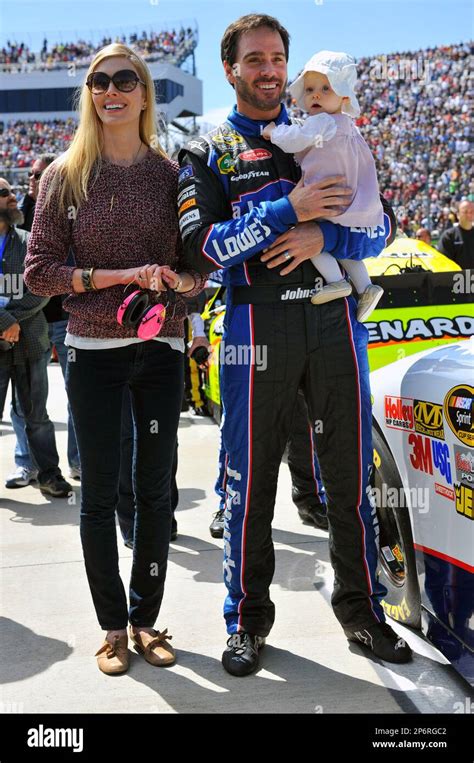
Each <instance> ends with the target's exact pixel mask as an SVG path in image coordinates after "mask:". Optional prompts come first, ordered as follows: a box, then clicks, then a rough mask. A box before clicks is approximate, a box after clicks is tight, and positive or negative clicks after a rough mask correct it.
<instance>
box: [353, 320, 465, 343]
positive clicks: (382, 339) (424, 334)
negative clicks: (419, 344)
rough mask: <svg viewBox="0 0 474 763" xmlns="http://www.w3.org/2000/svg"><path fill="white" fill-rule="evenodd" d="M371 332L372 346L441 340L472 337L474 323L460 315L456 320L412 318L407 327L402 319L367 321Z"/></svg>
mask: <svg viewBox="0 0 474 763" xmlns="http://www.w3.org/2000/svg"><path fill="white" fill-rule="evenodd" d="M365 326H366V328H367V329H368V332H369V343H370V344H391V343H393V342H409V341H411V340H412V339H415V340H417V339H418V340H419V339H439V338H442V337H452V338H453V339H457V338H460V337H469V336H472V334H473V331H474V321H473V319H472V318H471V317H469V316H467V315H459V316H457V317H456V318H444V317H441V316H437V317H436V318H426V319H425V318H411V319H410V320H408V321H407V323H406V326H404V325H403V321H402V320H400V319H398V318H397V319H395V320H390V321H388V320H380V321H378V322H377V323H376V322H373V321H367V323H365Z"/></svg>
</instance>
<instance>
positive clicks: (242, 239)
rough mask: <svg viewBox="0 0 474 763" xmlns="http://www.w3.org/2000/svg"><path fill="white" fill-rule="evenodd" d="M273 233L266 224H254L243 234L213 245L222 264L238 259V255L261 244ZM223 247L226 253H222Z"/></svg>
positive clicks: (229, 237)
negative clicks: (233, 258) (231, 259)
mask: <svg viewBox="0 0 474 763" xmlns="http://www.w3.org/2000/svg"><path fill="white" fill-rule="evenodd" d="M270 233H271V229H270V228H269V227H268V225H264V223H260V222H257V221H255V222H253V223H250V225H249V226H248V227H247V228H245V230H243V231H242V233H236V235H235V236H228V237H227V238H225V239H224V240H223V241H222V242H220V243H219V241H216V239H214V240H213V241H212V245H213V247H214V249H215V251H216V254H217V256H218V257H219V259H220V261H221V262H225V260H229V259H230V258H231V257H236V256H237V255H238V254H243V253H244V252H246V251H247V250H248V249H252V248H253V247H254V246H257V244H261V243H262V241H264V240H265V239H266V238H268V236H269V235H270ZM221 245H222V246H223V247H224V248H225V252H223V251H222V249H221Z"/></svg>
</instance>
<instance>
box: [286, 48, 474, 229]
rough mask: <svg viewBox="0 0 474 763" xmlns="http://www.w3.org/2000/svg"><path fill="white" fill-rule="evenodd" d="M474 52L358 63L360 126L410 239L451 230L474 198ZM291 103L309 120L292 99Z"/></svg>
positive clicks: (453, 50)
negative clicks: (427, 230)
mask: <svg viewBox="0 0 474 763" xmlns="http://www.w3.org/2000/svg"><path fill="white" fill-rule="evenodd" d="M472 52H473V49H472V44H469V43H460V44H458V45H449V46H443V47H439V48H433V49H431V48H428V49H427V50H419V51H415V52H410V53H408V52H406V53H395V54H392V55H390V56H388V57H386V58H385V57H379V58H378V59H375V58H361V59H359V60H358V61H357V70H358V75H359V82H358V92H357V96H358V99H359V103H360V107H361V116H360V117H359V119H357V120H356V124H357V126H358V127H359V128H360V130H361V132H362V135H363V136H364V138H365V140H366V141H367V143H368V144H369V146H370V148H371V150H372V152H373V154H374V157H375V160H376V163H377V169H378V177H379V184H380V189H381V191H382V192H383V193H384V195H385V196H386V198H387V199H388V200H389V201H390V202H391V203H392V204H393V206H394V207H395V209H396V210H397V214H398V219H399V224H400V227H401V228H402V229H403V230H405V232H406V233H408V234H409V235H413V234H414V232H415V230H416V229H417V228H419V227H420V225H424V226H429V227H431V228H435V229H437V230H439V231H440V232H441V231H443V230H444V229H445V228H447V227H449V226H450V225H452V221H453V219H454V215H453V207H454V206H456V203H457V202H459V201H460V200H461V199H462V198H465V197H467V196H470V197H471V198H474V180H473V179H472V178H473V173H472V165H473V144H472V140H473V134H472V126H471V120H470V114H471V113H472V102H473V85H472V81H470V79H469V69H470V63H471V64H472ZM287 105H288V106H289V107H290V111H291V112H292V113H293V114H294V115H295V116H302V112H301V111H299V109H297V108H296V107H295V106H294V105H293V104H292V103H291V98H290V97H289V98H288V104H287Z"/></svg>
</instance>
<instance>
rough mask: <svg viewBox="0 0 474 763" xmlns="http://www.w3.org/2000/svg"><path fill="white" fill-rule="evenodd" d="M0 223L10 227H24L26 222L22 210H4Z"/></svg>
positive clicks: (1, 212)
mask: <svg viewBox="0 0 474 763" xmlns="http://www.w3.org/2000/svg"><path fill="white" fill-rule="evenodd" d="M0 222H3V223H8V225H23V223H24V222H25V215H24V214H23V212H22V211H21V209H18V208H17V209H2V210H1V211H0Z"/></svg>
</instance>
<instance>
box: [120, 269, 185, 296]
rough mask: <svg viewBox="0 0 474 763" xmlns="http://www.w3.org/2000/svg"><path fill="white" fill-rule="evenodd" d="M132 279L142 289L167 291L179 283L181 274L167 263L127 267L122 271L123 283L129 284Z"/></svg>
mask: <svg viewBox="0 0 474 763" xmlns="http://www.w3.org/2000/svg"><path fill="white" fill-rule="evenodd" d="M163 276H164V277H165V279H166V280H164V279H163ZM132 281H135V283H137V284H138V286H140V288H142V289H150V291H166V289H167V288H168V286H170V287H171V288H173V284H174V283H176V285H178V283H179V276H178V275H177V273H175V272H174V271H172V270H171V268H169V267H168V266H167V265H140V267H138V268H127V269H126V270H123V271H122V283H124V284H129V283H131V282H132Z"/></svg>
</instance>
